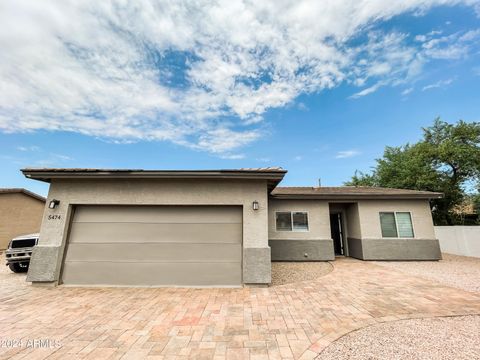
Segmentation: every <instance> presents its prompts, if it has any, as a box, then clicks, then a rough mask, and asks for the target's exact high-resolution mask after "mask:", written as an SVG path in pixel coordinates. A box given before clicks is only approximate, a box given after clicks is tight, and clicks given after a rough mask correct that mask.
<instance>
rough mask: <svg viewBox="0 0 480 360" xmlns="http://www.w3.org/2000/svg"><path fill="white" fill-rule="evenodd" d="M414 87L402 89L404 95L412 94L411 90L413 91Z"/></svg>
mask: <svg viewBox="0 0 480 360" xmlns="http://www.w3.org/2000/svg"><path fill="white" fill-rule="evenodd" d="M413 90H414V89H413V87H409V88H407V89H405V90H403V91H402V96H407V95H408V94H410V93H411V92H413Z"/></svg>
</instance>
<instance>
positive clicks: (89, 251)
mask: <svg viewBox="0 0 480 360" xmlns="http://www.w3.org/2000/svg"><path fill="white" fill-rule="evenodd" d="M65 261H66V262H67V263H68V262H70V261H125V262H126V261H137V262H141V261H150V262H155V261H156V262H237V263H240V262H241V261H242V246H241V244H178V243H160V244H159V243H156V244H155V243H149V244H141V245H140V246H139V244H132V243H122V244H104V243H97V244H70V246H69V248H68V252H67V255H66V257H65Z"/></svg>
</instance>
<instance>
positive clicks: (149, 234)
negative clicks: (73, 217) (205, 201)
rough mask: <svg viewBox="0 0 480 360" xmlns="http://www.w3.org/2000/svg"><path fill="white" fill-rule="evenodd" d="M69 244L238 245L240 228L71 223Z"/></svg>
mask: <svg viewBox="0 0 480 360" xmlns="http://www.w3.org/2000/svg"><path fill="white" fill-rule="evenodd" d="M70 239H71V240H70V243H72V244H74V243H96V242H109V243H113V242H115V243H122V242H136V243H158V242H184V243H234V244H238V243H241V242H242V225H241V224H150V223H149V224H145V223H144V224H141V223H120V222H115V223H75V224H74V226H72V230H71V235H70Z"/></svg>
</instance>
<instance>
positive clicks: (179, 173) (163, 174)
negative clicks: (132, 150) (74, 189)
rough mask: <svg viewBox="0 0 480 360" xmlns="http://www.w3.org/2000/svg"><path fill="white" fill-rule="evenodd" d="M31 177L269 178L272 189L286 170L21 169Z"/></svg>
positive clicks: (50, 179) (44, 178) (36, 178)
mask: <svg viewBox="0 0 480 360" xmlns="http://www.w3.org/2000/svg"><path fill="white" fill-rule="evenodd" d="M21 171H22V173H23V175H24V176H25V177H27V178H29V179H34V180H39V181H44V182H47V183H50V182H51V181H52V179H239V180H267V184H268V189H269V191H272V190H273V189H274V188H275V187H276V186H277V185H278V184H279V183H280V181H282V179H283V177H284V176H285V174H286V173H287V171H286V170H269V171H254V170H242V171H237V170H205V171H204V170H198V171H195V170H192V171H185V170H171V171H170V170H169V171H155V170H110V171H108V170H90V171H89V170H86V171H78V170H73V171H68V170H64V171H49V170H48V169H21Z"/></svg>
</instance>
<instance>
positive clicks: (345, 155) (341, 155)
mask: <svg viewBox="0 0 480 360" xmlns="http://www.w3.org/2000/svg"><path fill="white" fill-rule="evenodd" d="M357 155H360V151H358V150H345V151H339V152H338V153H337V155H336V156H335V158H336V159H346V158H351V157H354V156H357Z"/></svg>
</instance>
